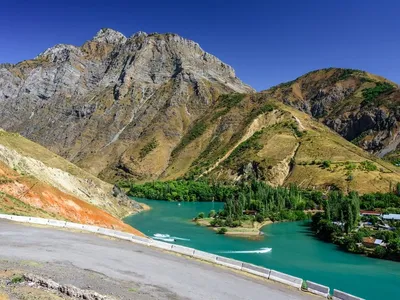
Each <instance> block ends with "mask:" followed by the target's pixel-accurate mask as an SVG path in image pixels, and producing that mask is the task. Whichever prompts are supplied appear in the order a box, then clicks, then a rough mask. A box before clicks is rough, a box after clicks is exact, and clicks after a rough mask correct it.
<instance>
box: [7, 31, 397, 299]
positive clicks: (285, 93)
mask: <svg viewBox="0 0 400 300" xmlns="http://www.w3.org/2000/svg"><path fill="white" fill-rule="evenodd" d="M399 101H400V89H399V86H398V85H397V84H396V83H394V82H392V81H390V80H388V79H386V78H383V77H381V76H378V75H374V74H371V73H368V72H366V71H362V70H354V69H343V68H326V69H319V70H315V71H312V72H309V73H307V74H305V75H303V76H300V77H298V78H296V79H294V80H292V81H289V82H286V83H281V84H279V85H276V86H274V87H272V88H270V89H267V90H263V91H260V92H257V91H256V90H254V89H253V88H252V87H251V86H249V85H247V84H246V83H244V82H242V81H241V80H240V79H239V78H238V77H237V75H236V73H235V70H234V69H233V68H232V67H231V66H229V65H228V64H226V63H224V62H222V61H221V60H220V59H218V58H217V57H215V56H214V55H212V54H210V53H208V52H206V51H204V50H203V49H202V48H201V47H200V45H199V44H198V43H196V42H194V41H192V40H189V39H186V38H183V37H181V36H179V35H177V34H173V33H165V34H160V33H149V34H148V33H145V32H141V31H140V32H137V33H135V34H133V35H131V36H130V37H126V36H125V35H123V34H122V33H120V32H118V31H115V30H113V29H109V28H103V29H101V30H99V31H98V32H97V34H96V35H94V37H92V38H91V39H89V40H87V41H86V42H84V43H83V44H82V45H69V44H57V45H55V46H53V47H50V48H48V49H47V50H45V51H43V52H42V53H40V54H38V55H37V56H36V57H34V58H32V59H29V60H25V61H22V62H19V63H16V64H0V105H1V107H2V109H1V110H0V127H1V128H3V129H1V130H0V213H3V214H11V215H20V216H32V217H33V216H36V217H42V218H49V219H56V220H64V221H71V222H76V223H82V224H89V225H96V226H99V227H104V228H110V229H116V230H121V231H125V232H129V233H133V234H135V235H138V236H144V235H148V236H151V237H152V238H153V239H154V240H162V241H166V242H169V243H178V244H181V245H188V246H191V247H192V246H193V247H196V249H200V250H203V251H209V252H211V253H224V255H225V254H226V256H228V257H231V258H235V259H242V260H244V261H246V262H249V263H255V264H259V265H262V266H266V267H268V268H270V267H273V268H277V269H278V270H282V271H283V272H286V271H287V272H289V273H290V274H294V275H295V276H299V277H301V278H303V277H307V278H310V279H313V280H316V282H321V283H322V284H326V285H329V286H332V287H333V286H335V287H339V288H341V289H344V290H346V291H349V292H352V293H353V292H354V293H355V294H357V295H361V296H364V297H370V298H371V299H379V294H378V291H374V292H372V293H370V294H367V293H366V292H365V290H364V288H363V287H364V286H365V285H371V286H372V285H374V284H376V283H378V284H379V286H380V287H383V288H384V289H385V291H386V293H387V295H390V297H395V291H396V286H397V283H396V282H394V281H395V280H392V281H391V279H392V278H393V276H394V277H396V276H398V275H399V270H398V264H396V263H394V262H389V261H386V260H399V258H400V222H399V221H398V220H397V218H398V216H399V213H400V168H399V165H400V158H399V153H400V152H399V151H400V150H398V147H400V137H399V134H400V131H399V128H400V113H399V109H398V108H399V105H398V104H399ZM127 193H128V195H129V196H132V197H134V198H132V197H131V198H129V197H128V196H127ZM148 199H154V200H148ZM157 200H167V201H157ZM141 202H143V203H141ZM149 208H151V209H149ZM205 209H206V210H205ZM363 210H364V211H365V210H368V211H367V213H368V214H369V215H363V213H362V211H363ZM370 215H372V216H375V215H379V217H378V218H377V219H376V218H373V217H370ZM385 216H393V219H390V220H388V219H385V218H386V217H385ZM192 219H194V220H192ZM311 220H312V221H311ZM193 221H194V222H193ZM310 221H311V222H310ZM196 224H197V225H200V226H196ZM266 225H268V226H266ZM6 226H9V225H7V224H6ZM203 227H209V229H213V230H207V229H205V228H203ZM10 228H11V229H10V230H13V231H18V232H19V229H18V228H16V229H15V228H14V227H13V226H10ZM34 231H35V230H33V233H35V234H37V233H36V232H34ZM47 233H48V234H49V235H50V236H51V235H54V233H53V232H50V231H48V232H47ZM217 233H218V234H217ZM0 234H1V232H0ZM66 235H67V234H66ZM224 235H226V236H224ZM249 236H250V237H252V239H245V238H244V237H247V238H248V237H249ZM71 238H72V237H71ZM317 238H319V239H321V240H324V241H327V242H329V243H323V242H321V241H319V240H318V239H317ZM376 240H378V241H380V242H379V246H376V245H375V244H374V243H375V241H376ZM371 241H374V242H371ZM17 242H20V241H17ZM334 244H336V245H337V246H338V247H337V246H336V245H334ZM106 246H107V247H110V248H112V251H114V252H115V253H118V250H116V249H115V247H114V246H112V245H106ZM3 247H5V246H4V245H3ZM121 247H123V246H121ZM139 248H140V247H139ZM255 248H257V249H255ZM338 248H341V249H343V250H345V251H348V252H353V253H358V254H363V256H361V255H352V254H350V253H345V252H344V251H339V249H338ZM5 249H6V250H7V251H10V249H9V248H7V247H6V248H5ZM146 251H147V249H146ZM146 251H144V252H146ZM137 252H138V253H142V252H143V251H142V250H140V249H139V250H137ZM20 255H21V257H25V256H27V257H30V256H29V255H26V253H20ZM124 255H127V254H126V253H125V254H124ZM143 255H144V256H146V255H147V254H146V255H145V254H140V256H143ZM152 255H153V254H152ZM154 255H155V256H157V255H158V254H154ZM365 256H373V257H376V258H382V260H377V259H372V258H369V257H365ZM97 258H99V259H103V257H102V256H97ZM147 258H148V257H147V256H146V259H147ZM71 259H72V260H73V259H75V258H74V257H71ZM383 259H386V260H383ZM78 260H79V261H81V256H79V259H78ZM157 260H159V259H158V258H157ZM162 260H163V261H164V262H165V261H167V259H164V258H163V259H162ZM192 263H193V264H195V265H196V264H197V262H192ZM150 264H153V262H151V263H150ZM177 264H178V266H180V265H181V264H182V262H180V261H178V262H177ZM171 265H174V264H171ZM338 265H339V266H341V268H342V269H341V270H340V271H338V270H337V268H336V266H338ZM121 266H122V265H121ZM108 267H110V266H108ZM132 267H133V268H134V266H132ZM175 267H176V265H175ZM195 267H196V268H197V267H198V266H197V265H196V266H195ZM195 267H193V266H192V267H191V268H192V269H193V270H194V269H195ZM142 268H144V271H143V272H144V273H146V274H152V272H153V271H150V272H149V271H148V270H147V266H142ZM176 268H179V267H176ZM200 268H201V269H203V268H205V266H203V267H200ZM192 269H191V270H192ZM388 269H392V270H394V271H393V272H392V273H393V274H392V275H393V276H392V275H390V274H389V275H388V274H387V273H386V270H388ZM204 272H208V270H205V271H204ZM210 272H211V271H210ZM370 273H372V274H374V276H373V278H372V277H370V276H369V275H368V274H370ZM165 274H166V273H165ZM165 274H164V275H163V276H166V275H165ZM210 274H213V276H214V275H215V274H214V273H213V272H211V273H210ZM224 275H226V274H225V273H224ZM355 278H361V279H360V280H359V281H357V283H356V284H354V283H353V281H354V279H355ZM371 278H372V279H373V280H372V279H371ZM182 280H183V281H185V280H187V278H186V277H185V276H183V277H182ZM237 280H239V281H237ZM234 281H235V282H241V283H242V280H241V279H235V280H234ZM245 283H246V282H245ZM157 284H160V281H159V280H158V281H157ZM196 288H198V286H196ZM254 288H255V289H259V288H260V287H259V286H258V285H256V284H255V285H254ZM264 288H265V287H262V288H260V289H264ZM211 290H212V291H213V292H215V289H211ZM233 290H234V289H233ZM267 290H268V289H267ZM187 292H188V290H184V292H183V293H182V294H184V296H186V295H187ZM269 292H271V291H269ZM375 292H376V293H375ZM168 293H169V292H166V294H165V295H164V294H163V295H162V296H163V297H164V296H165V297H168V296H171V295H172V294H168ZM271 293H272V294H276V293H275V290H274V289H272V292H271ZM276 295H278V296H279V297H281V294H280V293H279V292H278V293H277V294H276ZM225 296H226V295H221V299H223V298H224V297H225ZM296 296H297V295H296ZM299 297H300V296H299ZM225 298H229V296H226V297H225ZM300 298H301V297H300Z"/></svg>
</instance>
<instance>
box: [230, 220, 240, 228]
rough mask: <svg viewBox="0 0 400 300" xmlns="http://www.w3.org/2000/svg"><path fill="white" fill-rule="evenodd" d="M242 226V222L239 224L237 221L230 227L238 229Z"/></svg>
mask: <svg viewBox="0 0 400 300" xmlns="http://www.w3.org/2000/svg"><path fill="white" fill-rule="evenodd" d="M241 225H242V222H240V221H239V220H236V221H233V222H232V227H239V226H241Z"/></svg>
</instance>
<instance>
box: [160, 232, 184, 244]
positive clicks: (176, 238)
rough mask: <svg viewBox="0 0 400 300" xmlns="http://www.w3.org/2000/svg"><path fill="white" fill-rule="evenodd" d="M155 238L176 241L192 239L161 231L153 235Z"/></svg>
mask: <svg viewBox="0 0 400 300" xmlns="http://www.w3.org/2000/svg"><path fill="white" fill-rule="evenodd" d="M153 239H155V240H161V241H164V242H175V241H177V240H179V241H190V239H185V238H181V237H177V236H170V235H169V234H161V233H155V234H154V235H153Z"/></svg>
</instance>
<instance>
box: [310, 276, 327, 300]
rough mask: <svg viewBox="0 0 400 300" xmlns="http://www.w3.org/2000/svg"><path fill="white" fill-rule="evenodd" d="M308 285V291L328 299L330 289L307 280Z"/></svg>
mask: <svg viewBox="0 0 400 300" xmlns="http://www.w3.org/2000/svg"><path fill="white" fill-rule="evenodd" d="M306 283H307V291H309V292H310V293H313V294H316V295H320V296H323V297H325V298H328V296H329V287H327V286H325V285H321V284H318V283H315V282H312V281H308V280H306Z"/></svg>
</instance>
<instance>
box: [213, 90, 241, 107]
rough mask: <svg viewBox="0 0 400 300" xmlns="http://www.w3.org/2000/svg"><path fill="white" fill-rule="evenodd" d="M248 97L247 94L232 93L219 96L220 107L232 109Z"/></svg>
mask: <svg viewBox="0 0 400 300" xmlns="http://www.w3.org/2000/svg"><path fill="white" fill-rule="evenodd" d="M245 96H246V94H239V93H232V94H226V95H221V96H219V99H218V106H217V107H224V108H227V109H231V108H232V107H234V106H236V105H238V104H239V103H240V102H241V101H242V100H243V99H244V97H245Z"/></svg>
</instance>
